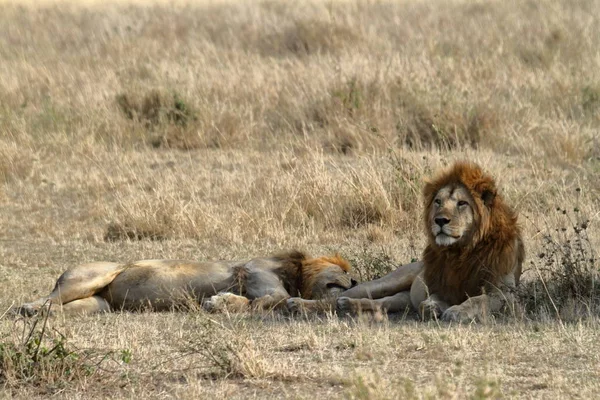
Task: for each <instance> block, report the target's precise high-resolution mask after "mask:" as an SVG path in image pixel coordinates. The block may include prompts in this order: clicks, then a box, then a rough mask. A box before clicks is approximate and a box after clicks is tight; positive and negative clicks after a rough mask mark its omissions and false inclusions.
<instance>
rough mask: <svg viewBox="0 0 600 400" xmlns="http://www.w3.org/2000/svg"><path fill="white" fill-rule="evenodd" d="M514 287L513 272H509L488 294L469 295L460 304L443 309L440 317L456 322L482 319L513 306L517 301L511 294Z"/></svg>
mask: <svg viewBox="0 0 600 400" xmlns="http://www.w3.org/2000/svg"><path fill="white" fill-rule="evenodd" d="M515 287H516V283H515V278H514V274H509V275H507V276H505V277H504V278H503V279H502V283H501V285H500V287H498V288H496V289H494V290H493V291H492V292H491V293H490V294H482V295H479V296H473V297H469V298H468V299H467V300H465V301H464V302H462V303H461V304H458V305H455V306H452V307H449V308H448V309H447V310H445V311H444V314H443V315H442V319H443V320H446V321H456V322H461V321H471V320H475V319H478V320H482V319H485V318H486V317H487V316H488V315H490V314H493V313H497V312H499V311H502V310H503V309H504V308H505V307H507V306H508V307H511V308H514V305H515V304H516V302H517V299H516V297H515V295H514V294H513V292H514V289H515Z"/></svg>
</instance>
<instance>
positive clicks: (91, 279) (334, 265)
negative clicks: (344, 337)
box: [18, 251, 356, 315]
mask: <svg viewBox="0 0 600 400" xmlns="http://www.w3.org/2000/svg"><path fill="white" fill-rule="evenodd" d="M349 271H350V264H349V263H348V262H347V261H346V260H344V259H343V258H341V257H339V256H337V255H335V256H331V257H319V258H310V257H308V256H307V255H306V254H304V253H302V252H299V251H290V252H286V253H281V254H277V255H274V256H272V257H266V258H254V259H252V260H247V261H204V262H197V261H181V260H144V261H136V262H133V263H129V264H118V263H113V262H94V263H89V264H83V265H79V266H76V267H74V268H71V269H68V270H67V271H65V272H64V273H63V274H62V275H61V276H60V277H59V278H58V281H57V282H56V285H55V287H54V290H53V291H52V292H51V293H50V294H49V295H48V296H45V297H42V298H40V299H38V300H36V301H33V302H31V303H26V304H23V305H22V306H21V307H20V308H19V310H18V311H19V312H20V313H21V314H24V315H33V314H35V313H37V312H38V311H39V310H40V308H42V307H47V306H48V305H50V304H53V309H56V308H58V309H61V310H62V311H64V312H69V313H82V314H90V313H96V312H108V311H117V310H126V311H136V310H141V309H149V310H155V311H161V310H172V309H175V308H180V307H186V306H189V304H190V301H193V302H198V303H199V304H201V305H202V307H203V308H204V309H206V310H208V311H220V310H225V309H227V310H232V311H243V310H246V309H255V310H265V309H272V308H276V307H280V306H284V307H285V300H286V299H288V298H290V297H291V296H299V297H301V298H305V299H311V300H318V299H328V298H333V297H335V296H337V295H339V294H340V293H341V292H342V291H344V290H346V289H350V288H351V287H352V286H354V285H356V281H355V280H354V279H352V278H351V277H350V275H349ZM55 306H58V307H55Z"/></svg>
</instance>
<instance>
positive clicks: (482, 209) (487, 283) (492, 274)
mask: <svg viewBox="0 0 600 400" xmlns="http://www.w3.org/2000/svg"><path fill="white" fill-rule="evenodd" d="M448 185H457V186H458V185H462V186H464V187H465V188H466V189H467V190H468V191H469V193H470V195H471V196H472V198H473V202H474V205H475V206H474V207H473V209H474V214H475V220H474V229H472V230H471V231H470V232H469V233H468V236H467V237H465V238H464V239H463V240H461V243H457V244H456V245H452V246H439V245H437V244H436V241H435V237H434V236H433V234H432V232H431V229H430V228H429V226H430V225H431V221H430V209H431V207H432V203H433V200H434V198H435V196H436V193H437V192H438V191H439V190H440V189H441V188H443V187H446V186H448ZM423 196H424V200H425V212H424V223H425V226H426V232H427V237H428V244H427V247H426V248H425V251H424V252H423V262H424V277H425V283H426V284H427V287H428V290H429V292H430V293H436V294H438V295H439V296H440V297H441V298H442V299H443V300H444V301H446V302H447V303H448V304H450V305H453V304H460V303H462V302H463V301H465V300H466V299H467V298H468V297H473V296H477V295H480V294H482V293H483V291H487V290H489V289H491V288H492V287H494V286H496V285H498V283H499V280H500V279H501V278H502V277H503V276H505V275H506V274H508V273H509V272H511V271H512V270H513V268H515V266H518V269H519V270H518V271H515V277H516V280H517V282H515V283H518V278H519V276H520V272H521V271H520V266H521V264H522V262H523V259H524V258H525V250H524V246H523V240H522V237H521V231H520V229H519V226H518V224H517V215H516V213H515V212H514V211H513V210H512V209H511V208H510V207H509V206H508V205H506V204H505V203H504V200H503V199H502V196H500V195H499V194H498V192H497V189H496V184H495V182H494V179H493V178H492V177H491V176H490V175H487V174H485V173H484V172H483V171H482V170H481V168H480V167H479V166H477V165H475V164H471V163H466V162H457V163H455V164H454V165H453V166H452V167H450V168H449V169H447V170H445V171H443V172H442V173H440V174H439V175H437V176H436V177H434V178H433V179H432V180H430V181H429V182H427V183H426V185H425V188H424V190H423Z"/></svg>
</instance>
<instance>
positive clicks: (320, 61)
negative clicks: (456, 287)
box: [0, 0, 600, 398]
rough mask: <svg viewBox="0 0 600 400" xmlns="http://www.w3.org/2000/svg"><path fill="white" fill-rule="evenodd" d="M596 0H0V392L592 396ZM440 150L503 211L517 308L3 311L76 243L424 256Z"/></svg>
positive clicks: (399, 259) (149, 253)
mask: <svg viewBox="0 0 600 400" xmlns="http://www.w3.org/2000/svg"><path fill="white" fill-rule="evenodd" d="M599 16H600V3H599V2H598V1H592V0H582V1H559V0H543V1H508V2H505V1H499V0H498V1H496V0H493V1H467V0H453V1H443V2H433V1H402V2H386V1H362V0H359V1H337V0H336V1H329V2H317V1H311V0H301V1H298V2H287V1H283V0H281V1H279V0H273V1H262V2H255V1H236V2H233V1H232V2H227V1H201V2H193V3H192V2H180V1H176V2H166V1H165V2H161V1H156V2H148V3H145V4H144V5H140V4H137V3H136V4H134V3H133V2H131V3H128V2H126V1H116V0H115V1H112V2H100V1H82V2H75V1H72V2H60V3H57V2H53V1H42V2H34V1H21V2H16V1H0V185H1V186H0V207H1V208H0V226H2V230H1V231H0V252H1V256H0V281H1V282H2V290H1V293H0V306H1V307H0V316H2V318H1V319H0V355H1V360H0V361H1V363H2V364H0V383H1V384H2V388H3V389H2V392H0V393H1V395H2V397H18V398H31V397H35V396H37V397H47V396H50V395H53V396H56V397H65V398H114V397H118V398H129V397H131V398H142V397H143V398H171V397H177V398H192V397H193V398H198V397H200V398H251V397H258V398H264V397H276V398H325V396H327V397H330V398H467V397H468V398H471V397H472V398H488V397H489V398H499V397H524V398H531V397H537V398H565V397H583V398H590V397H594V396H595V395H596V394H597V393H598V391H599V390H600V383H599V382H600V369H599V368H600V367H599V365H600V364H599V361H600V360H599V358H600V356H599V354H600V345H599V344H598V343H600V340H599V339H600V338H599V335H600V334H599V333H598V332H599V328H600V320H599V319H598V317H597V312H598V308H597V304H598V303H599V302H598V301H597V294H596V292H595V286H594V282H595V275H594V274H595V270H596V269H597V261H596V260H595V249H597V248H598V244H599V242H600V235H599V234H598V229H597V226H598V209H599V201H598V198H599V197H600V180H599V179H598V173H599V171H600V142H599V138H598V128H599V127H600V52H599V48H600V47H599V46H600V28H599V27H600V23H599V22H600V21H599ZM455 159H469V160H473V161H476V162H478V163H481V164H482V165H483V166H484V167H485V168H486V169H487V170H488V171H490V172H491V173H492V174H493V175H494V176H496V177H497V179H498V183H499V185H500V186H501V188H502V193H503V195H504V196H505V197H506V198H507V200H508V202H509V203H511V204H514V205H515V207H516V208H517V209H518V211H519V213H520V221H521V224H522V227H523V232H524V237H525V243H526V247H527V253H528V256H527V261H526V265H525V267H526V271H525V274H524V280H525V282H526V286H525V289H524V294H523V299H524V305H525V307H526V310H525V312H524V313H523V314H521V315H519V316H517V317H514V318H507V319H502V320H496V321H488V322H487V323H484V324H472V325H469V324H467V325H462V326H457V325H448V324H442V323H440V324H438V323H436V322H428V323H421V322H417V321H416V320H415V318H414V316H413V315H410V314H408V315H405V316H403V315H399V316H392V317H390V319H389V320H386V321H383V322H369V321H368V320H363V319H360V318H359V319H351V318H339V317H337V316H322V317H319V318H310V319H305V318H294V319H290V318H288V317H285V316H277V315H263V316H249V315H230V316H220V315H208V314H205V313H203V312H202V311H199V310H196V311H192V312H189V313H180V312H172V313H138V314H130V313H115V314H110V315H98V316H88V317H71V318H62V317H51V318H49V319H48V320H45V319H43V318H40V319H32V320H22V319H15V318H13V317H10V316H8V315H3V314H4V311H5V310H8V309H9V308H10V307H11V305H13V304H18V303H21V302H23V301H28V300H32V299H33V298H35V297H38V296H40V295H42V294H46V293H47V292H48V291H50V290H51V289H52V287H53V284H54V282H55V279H56V278H57V277H58V275H59V274H60V273H61V272H62V271H63V270H64V269H65V268H67V267H69V266H71V265H74V264H78V263H84V262H88V261H93V260H109V261H132V260H137V259H144V258H181V259H221V258H234V259H237V258H245V257H251V256H255V255H265V254H268V253H271V252H274V251H278V250H281V249H289V248H300V249H304V250H306V251H308V252H310V253H312V254H314V255H321V254H326V253H332V252H340V253H341V254H342V255H343V256H345V257H347V258H348V259H349V260H351V261H352V262H353V264H354V266H355V269H356V275H357V277H358V278H361V279H363V280H365V279H370V278H373V277H375V276H379V275H381V274H383V273H385V272H387V271H389V270H391V269H392V268H394V267H395V266H396V265H398V264H402V263H406V262H409V261H411V260H412V259H415V258H418V257H419V254H420V251H421V250H422V248H423V246H424V235H423V234H422V233H421V230H422V226H421V222H420V219H419V218H420V217H419V216H420V213H421V204H420V198H419V193H420V190H421V187H422V180H423V178H424V177H425V176H427V175H429V174H430V173H431V172H432V171H433V170H435V169H436V168H438V167H440V166H443V165H446V164H447V163H449V162H451V161H452V160H455ZM542 278H543V279H542ZM548 294H550V296H548ZM550 299H552V301H550ZM40 338H41V341H40Z"/></svg>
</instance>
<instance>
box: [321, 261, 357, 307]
mask: <svg viewBox="0 0 600 400" xmlns="http://www.w3.org/2000/svg"><path fill="white" fill-rule="evenodd" d="M313 279H314V280H313V282H312V298H313V299H315V300H317V299H324V298H329V297H338V296H339V295H340V293H342V292H343V291H344V290H347V289H350V288H351V287H353V286H356V281H355V280H354V279H353V278H352V277H351V276H350V275H349V274H348V273H347V272H346V271H344V270H343V269H342V268H340V267H339V266H337V265H335V264H331V265H329V266H327V267H325V268H323V269H321V270H320V271H319V272H318V273H317V274H316V275H315V276H314V278H313Z"/></svg>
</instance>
